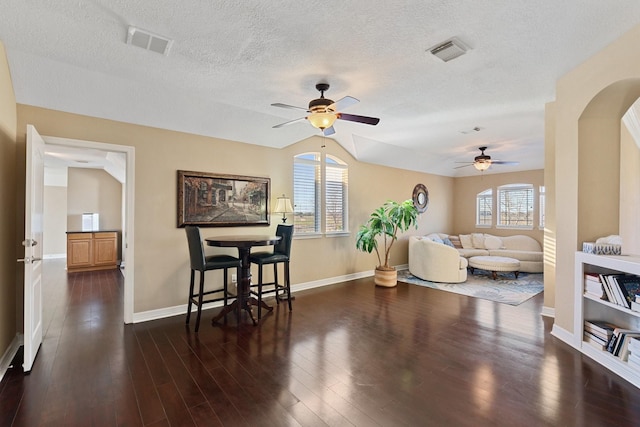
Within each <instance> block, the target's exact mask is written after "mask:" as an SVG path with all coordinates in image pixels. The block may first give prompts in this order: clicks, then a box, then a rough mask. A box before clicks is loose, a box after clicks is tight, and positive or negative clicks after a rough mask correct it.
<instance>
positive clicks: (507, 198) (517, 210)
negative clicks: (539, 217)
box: [498, 184, 533, 227]
mask: <svg viewBox="0 0 640 427" xmlns="http://www.w3.org/2000/svg"><path fill="white" fill-rule="evenodd" d="M498 207H499V216H498V225H500V226H505V227H533V186H532V185H519V184H518V185H510V186H504V187H500V188H499V189H498Z"/></svg>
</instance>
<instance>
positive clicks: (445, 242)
mask: <svg viewBox="0 0 640 427" xmlns="http://www.w3.org/2000/svg"><path fill="white" fill-rule="evenodd" d="M442 243H444V244H445V245H447V246H451V247H452V248H455V246H453V243H451V240H449V238H448V237H445V238H444V239H442Z"/></svg>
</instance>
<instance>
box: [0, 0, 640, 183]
mask: <svg viewBox="0 0 640 427" xmlns="http://www.w3.org/2000/svg"><path fill="white" fill-rule="evenodd" d="M638 23H640V2H638V1H637V0H634V1H631V0H618V1H615V2H604V1H601V0H580V1H579V0H567V1H561V2H559V1H557V0H537V1H530V0H512V1H509V2H497V1H478V0H463V1H446V0H420V1H405V2H399V1H389V0H383V1H375V2H371V1H365V0H352V1H336V0H325V1H302V2H301V1H289V0H247V1H235V2H232V1H211V0H207V1H204V0H199V1H196V0H190V1H179V2H177V1H174V0H171V1H169V0H153V1H151V0H146V1H145V0H56V1H54V0H48V1H45V0H42V1H25V0H3V1H2V2H0V40H1V41H2V42H3V43H4V45H5V47H6V50H7V56H8V60H9V66H10V71H11V76H12V80H13V84H14V90H15V93H16V98H17V102H19V103H22V104H29V105H35V106H40V107H45V108H51V109H56V110H62V111H68V112H73V113H79V114H85V115H90V116H96V117H103V118H108V119H113V120H120V121H125V122H130V123H137V124H142V125H147V126H155V127H160V128H165V129H171V130H177V131H183V132H190V133H195V134H200V135H207V136H213V137H219V138H225V139H229V140H234V141H239V142H246V143H251V144H259V145H265V146H270V147H275V148H278V147H285V146H287V145H290V144H293V143H295V142H297V141H299V140H302V139H304V138H306V137H308V136H311V135H316V134H317V135H321V133H320V131H319V130H318V129H315V128H313V127H312V126H311V125H310V124H309V123H308V122H307V121H305V120H303V121H301V122H299V123H295V124H292V125H289V126H285V127H282V128H279V129H274V128H273V126H274V125H277V124H279V123H282V122H286V121H289V120H293V119H295V118H298V117H300V116H304V111H297V110H294V109H282V108H276V107H273V106H271V105H270V104H272V103H276V102H281V103H285V104H291V105H294V106H300V107H305V108H306V106H307V104H308V102H309V101H310V100H311V99H314V98H317V97H318V92H317V91H316V90H315V84H316V83H317V82H319V81H325V82H328V83H330V85H331V88H330V89H329V91H328V92H327V93H326V94H325V96H327V97H328V98H331V99H334V100H338V99H340V98H342V97H343V96H346V95H350V96H353V97H356V98H358V99H359V100H360V103H358V104H356V105H354V106H352V107H350V108H349V109H348V110H347V111H345V112H347V113H351V114H358V115H365V116H374V117H379V118H380V123H379V124H378V125H377V126H369V125H365V124H359V123H351V122H347V121H344V120H339V121H337V122H336V124H335V129H336V133H335V134H334V135H332V136H331V137H329V138H330V139H333V140H335V142H336V143H338V144H340V145H342V146H343V147H344V148H345V149H347V150H348V151H349V152H350V153H351V154H352V155H353V156H354V157H355V158H356V159H358V160H360V161H364V162H371V163H376V164H383V165H388V166H394V167H401V168H406V169H410V170H417V171H423V172H429V173H436V174H439V175H446V176H465V175H471V174H477V173H479V172H477V171H475V170H474V169H473V168H472V167H465V168H460V169H456V167H457V166H460V164H459V163H456V162H463V161H471V160H473V157H474V156H476V155H478V154H479V151H478V150H477V148H478V147H480V146H488V147H489V149H488V150H487V154H489V155H491V156H492V157H493V158H494V159H500V160H514V161H519V162H520V164H519V165H518V166H506V165H505V166H498V165H494V166H492V168H491V169H490V170H489V171H487V172H485V173H492V172H493V173H496V172H510V171H517V170H530V169H540V168H543V166H544V159H543V157H544V138H543V136H544V106H545V103H547V102H549V101H552V100H553V99H554V89H555V82H556V80H557V79H558V78H559V77H560V76H562V75H563V74H565V73H567V72H568V71H570V70H571V69H572V68H574V67H575V66H577V65H578V64H580V63H581V62H583V61H584V60H586V59H587V58H589V57H590V56H592V55H593V54H595V53H596V52H597V51H599V50H600V49H602V48H603V47H605V46H606V45H607V44H609V43H610V42H612V41H613V40H615V39H616V38H618V37H619V36H620V35H622V34H623V33H624V32H626V31H628V30H629V29H631V28H632V27H633V26H635V25H637V24H638ZM130 26H135V27H137V28H141V29H144V30H147V31H149V32H151V33H154V34H156V35H159V36H162V37H166V38H168V39H170V40H172V42H171V45H170V48H169V50H168V54H167V55H162V54H159V53H156V52H152V51H148V50H144V49H142V48H139V47H137V46H133V45H129V44H127V43H126V40H127V34H128V29H129V27H130ZM452 37H455V38H457V39H458V40H459V41H461V42H462V43H463V44H464V45H466V47H467V48H468V50H467V52H466V53H465V54H464V55H462V56H460V57H459V58H456V59H454V60H452V61H449V62H443V61H441V60H440V59H437V58H435V57H434V56H433V55H431V54H430V53H429V50H430V48H432V47H433V46H436V45H438V44H439V43H441V42H444V41H446V40H449V39H451V38H452ZM629 54H630V55H632V54H635V53H634V52H630V53H629ZM329 138H328V139H329Z"/></svg>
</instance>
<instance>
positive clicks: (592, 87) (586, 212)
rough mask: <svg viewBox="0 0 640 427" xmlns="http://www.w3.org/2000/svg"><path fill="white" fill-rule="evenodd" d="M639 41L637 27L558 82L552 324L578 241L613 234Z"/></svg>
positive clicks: (638, 88) (559, 317)
mask: <svg viewBox="0 0 640 427" xmlns="http://www.w3.org/2000/svg"><path fill="white" fill-rule="evenodd" d="M639 44H640V25H639V26H637V27H635V28H634V29H632V30H631V31H629V32H628V33H627V34H625V35H624V36H622V37H621V38H620V39H618V40H617V41H615V42H614V43H612V44H611V45H610V46H608V47H607V48H605V49H603V50H602V51H601V52H599V53H598V54H596V55H594V56H593V57H592V58H590V59H589V60H587V61H586V62H584V63H583V64H581V65H580V66H578V67H577V68H576V69H574V70H573V71H571V72H569V73H568V74H567V75H565V76H564V77H562V78H561V79H559V80H558V82H557V86H556V97H557V98H556V102H555V117H554V118H553V121H554V123H555V126H556V134H555V172H556V173H555V175H554V177H553V179H554V181H555V188H556V197H555V202H556V206H555V209H556V224H555V230H551V232H553V233H555V235H556V259H555V266H556V282H555V283H556V286H555V289H556V295H555V301H556V306H555V314H556V319H555V322H556V325H555V326H556V327H558V328H561V329H563V330H566V331H568V332H573V321H574V318H573V316H574V306H573V301H574V294H575V277H574V256H575V251H576V250H577V249H579V248H580V247H581V243H582V241H584V240H592V239H594V238H596V237H599V236H603V235H606V234H609V233H612V232H613V233H616V234H617V233H618V231H619V230H618V227H619V224H618V223H619V214H618V212H619V200H620V188H619V180H620V172H619V165H620V120H621V118H622V115H623V114H624V113H625V112H626V111H627V109H628V108H629V107H630V106H631V105H632V104H633V102H634V101H635V100H636V99H637V98H638V96H639V95H640V56H638V55H632V54H630V53H629V52H633V51H634V49H636V47H637V46H638V45H639ZM547 120H549V118H548V119H547ZM581 179H585V181H581ZM614 183H615V184H614ZM607 209H609V210H608V211H607Z"/></svg>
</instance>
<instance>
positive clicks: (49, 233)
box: [42, 185, 67, 256]
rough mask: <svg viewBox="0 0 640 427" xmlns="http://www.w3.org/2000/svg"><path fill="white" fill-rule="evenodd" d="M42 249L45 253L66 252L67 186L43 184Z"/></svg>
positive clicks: (61, 253)
mask: <svg viewBox="0 0 640 427" xmlns="http://www.w3.org/2000/svg"><path fill="white" fill-rule="evenodd" d="M42 222H43V230H42V231H43V237H42V239H43V240H44V247H43V249H42V251H43V253H44V255H45V256H47V255H65V254H66V253H67V235H66V233H65V231H67V187H58V186H53V185H45V187H44V217H43V218H42Z"/></svg>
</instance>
